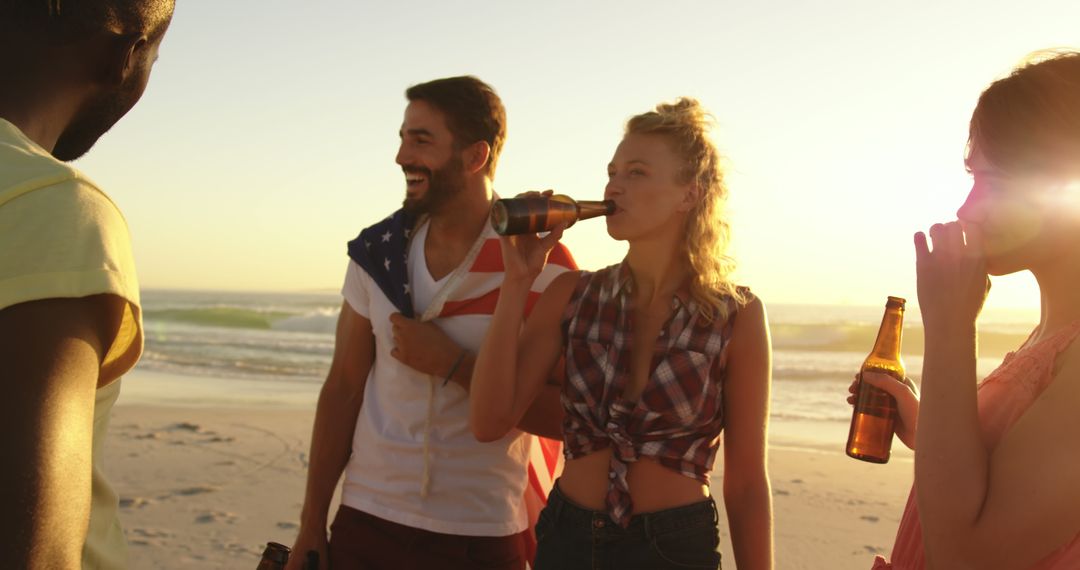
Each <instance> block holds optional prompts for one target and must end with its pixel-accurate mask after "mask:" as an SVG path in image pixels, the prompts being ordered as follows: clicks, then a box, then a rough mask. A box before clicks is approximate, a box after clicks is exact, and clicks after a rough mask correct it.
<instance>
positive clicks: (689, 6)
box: [77, 0, 1080, 307]
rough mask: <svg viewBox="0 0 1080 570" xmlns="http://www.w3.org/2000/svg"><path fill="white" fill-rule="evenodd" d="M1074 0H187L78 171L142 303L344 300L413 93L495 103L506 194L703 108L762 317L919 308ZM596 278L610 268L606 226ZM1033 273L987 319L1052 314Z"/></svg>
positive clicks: (585, 255)
mask: <svg viewBox="0 0 1080 570" xmlns="http://www.w3.org/2000/svg"><path fill="white" fill-rule="evenodd" d="M1078 22H1080V2H1076V1H1075V0H1056V1H1046V0H1029V1H1027V2H1018V1H1012V2H1001V1H994V0H979V1H972V0H964V1H952V2H937V1H935V2H930V1H924V0H915V1H909V2H890V1H877V2H868V1H866V0H844V1H841V0H822V1H820V2H803V1H787V2H783V1H780V2H734V1H708V2H706V1H688V0H668V1H666V2H655V1H654V2H641V1H637V0H633V1H630V0H621V1H613V0H612V1H588V2H581V1H576V2H568V1H563V0H548V1H546V2H529V3H526V2H517V1H512V0H507V1H504V2H474V1H460V2H458V1H454V2H446V1H440V2H434V1H430V2H429V1H413V2H397V3H390V2H355V1H338V0H319V1H316V2H296V1H284V0H260V1H254V0H229V1H228V2H205V1H203V2H178V6H177V11H176V17H175V19H174V21H173V24H172V27H171V29H170V31H169V33H168V35H167V36H166V39H165V42H164V44H163V46H162V50H161V59H160V61H159V62H158V64H157V66H156V68H155V71H154V75H153V77H152V78H151V82H150V86H149V89H148V90H147V92H146V94H145V96H144V98H143V100H142V102H140V104H139V105H138V106H137V107H136V108H135V109H134V110H133V111H132V112H131V113H130V114H129V115H128V116H127V117H126V118H125V119H124V120H123V121H121V123H120V124H119V125H118V126H116V127H115V128H114V129H113V131H111V132H110V133H109V134H107V135H106V136H105V137H103V138H102V139H101V141H100V142H99V143H98V145H97V147H95V149H94V150H93V151H92V152H91V153H90V155H88V156H87V157H86V158H84V159H82V160H80V161H79V162H78V163H77V166H79V167H80V168H82V169H83V170H84V171H85V172H86V173H87V174H88V175H89V176H90V177H91V178H92V179H94V180H96V181H97V182H99V183H100V184H101V185H102V186H103V187H104V188H105V190H106V191H107V192H108V193H109V194H110V195H111V196H112V197H113V198H114V200H115V201H116V202H117V203H118V204H119V205H120V207H121V208H122V209H123V210H124V212H125V214H126V216H127V218H128V222H129V224H130V226H131V229H132V233H133V238H134V241H135V254H136V260H137V262H138V265H139V273H140V279H141V282H142V284H143V286H144V287H147V288H183V289H230V290H277V291H293V290H312V289H336V288H338V287H339V285H340V282H341V279H342V277H343V275H344V269H345V266H346V261H347V258H346V256H345V242H346V241H348V240H350V239H352V238H353V237H354V236H355V235H356V234H357V233H358V232H359V230H360V229H362V228H363V227H365V226H367V225H369V224H371V223H373V222H375V221H377V220H379V219H381V218H382V217H384V216H386V215H387V214H388V213H390V212H391V211H393V210H394V209H396V208H397V207H398V206H399V205H400V202H401V198H402V195H403V192H404V177H403V175H402V173H401V170H400V168H399V167H398V166H397V165H395V164H394V154H395V152H396V150H397V129H398V127H399V126H400V123H401V116H402V111H403V110H404V106H405V99H404V95H403V92H404V89H405V88H406V87H408V86H409V85H411V84H415V83H419V82H423V81H426V80H429V79H434V78H437V77H444V76H450V75H459V74H474V75H476V76H478V77H480V78H481V79H483V80H485V81H487V82H488V83H490V84H491V85H493V86H494V87H495V89H496V90H497V91H498V92H499V93H500V95H501V96H502V98H503V101H504V103H505V105H506V107H507V111H508V115H509V137H508V140H507V145H506V147H505V151H504V154H503V157H502V159H501V160H500V163H499V171H498V176H497V178H496V181H495V182H496V190H497V191H498V192H500V193H501V194H503V195H512V194H516V193H518V192H520V191H523V190H528V189H543V188H554V189H556V190H557V191H559V192H562V193H566V194H569V195H571V196H574V197H576V198H581V199H598V198H599V197H600V196H601V194H602V192H603V187H604V184H605V181H606V170H605V169H606V165H607V162H608V161H609V160H610V158H611V154H612V152H613V151H614V149H615V146H616V144H617V143H618V141H619V138H620V136H621V130H622V127H623V123H624V122H625V120H626V119H627V118H629V117H630V116H631V115H634V114H636V113H640V112H642V111H645V110H648V109H649V108H650V107H652V106H653V105H655V104H656V103H657V102H660V101H667V100H671V99H674V98H676V97H678V96H682V95H688V96H693V97H696V98H698V99H700V100H701V101H702V103H703V104H704V105H705V106H706V107H707V108H709V109H710V110H711V111H712V113H713V114H714V115H715V116H716V118H717V121H718V128H717V130H716V132H715V134H714V138H715V140H716V141H717V143H718V145H719V147H720V149H721V151H722V152H723V153H724V155H725V156H726V157H727V169H728V170H727V173H728V182H729V186H730V189H731V196H732V198H731V202H730V215H731V218H732V221H733V232H734V242H733V252H734V254H735V256H736V258H737V259H738V261H739V270H738V274H737V280H738V281H740V282H742V283H745V284H747V285H749V286H751V288H753V289H754V290H755V291H756V292H757V293H758V294H759V295H760V296H761V297H762V298H763V299H764V300H765V301H766V303H770V302H771V303H829V304H835V303H845V304H860V305H879V304H882V303H883V302H884V300H885V296H886V295H899V296H904V297H907V298H909V299H910V300H912V301H914V299H915V273H914V250H913V247H912V245H911V236H912V234H913V233H914V232H915V231H917V230H920V229H926V228H927V227H929V226H930V225H931V224H932V223H934V222H937V221H948V220H951V219H953V218H954V216H955V211H956V208H957V207H958V206H959V205H960V203H961V202H962V201H963V198H964V196H965V194H966V192H967V188H968V185H969V178H968V175H967V174H966V173H965V172H964V169H963V165H962V159H963V154H964V142H965V139H966V135H967V121H968V119H969V117H970V113H971V111H972V109H973V107H974V104H975V101H976V99H977V97H978V95H979V92H980V91H981V90H982V89H983V88H984V87H986V86H987V85H988V84H989V83H990V82H991V81H992V80H994V79H995V78H997V77H1000V76H1002V75H1003V74H1005V73H1007V72H1008V71H1009V70H1010V69H1011V68H1012V67H1013V66H1014V65H1015V64H1017V63H1019V62H1020V61H1021V60H1022V59H1023V58H1024V57H1025V56H1026V55H1027V54H1029V53H1030V52H1032V51H1035V50H1039V49H1042V48H1049V47H1067V46H1074V47H1080V26H1078V25H1077V23H1078ZM565 240H566V242H567V244H568V245H569V246H570V248H571V249H572V251H573V252H574V253H575V255H576V257H577V260H578V262H579V264H580V265H581V266H583V267H585V268H598V267H601V266H604V265H609V264H611V263H615V262H617V261H619V259H621V257H622V255H623V254H624V252H625V246H624V245H623V244H621V243H617V242H614V241H612V240H611V239H610V238H608V237H607V234H606V232H605V231H604V224H603V223H602V222H599V221H590V222H583V223H582V224H581V225H579V226H576V227H574V228H573V229H571V230H570V231H569V232H568V233H567V237H566V238H565ZM1037 303H1038V299H1037V293H1036V291H1035V289H1034V287H1033V280H1032V279H1031V278H1030V277H1029V276H1026V275H1021V276H1015V277H1009V278H1003V279H998V280H997V281H996V282H995V286H994V291H993V292H992V293H991V298H990V302H989V306H998V307H1033V306H1035V305H1037Z"/></svg>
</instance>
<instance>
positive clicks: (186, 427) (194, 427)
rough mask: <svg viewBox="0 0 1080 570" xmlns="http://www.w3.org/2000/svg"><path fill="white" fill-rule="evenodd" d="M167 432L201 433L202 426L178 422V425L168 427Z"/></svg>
mask: <svg viewBox="0 0 1080 570" xmlns="http://www.w3.org/2000/svg"><path fill="white" fill-rule="evenodd" d="M169 430H171V431H177V430H181V431H193V432H199V431H202V426H200V425H199V424H192V423H188V422H179V423H175V424H173V425H171V426H169Z"/></svg>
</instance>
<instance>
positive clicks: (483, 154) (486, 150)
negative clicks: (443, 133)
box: [464, 141, 491, 174]
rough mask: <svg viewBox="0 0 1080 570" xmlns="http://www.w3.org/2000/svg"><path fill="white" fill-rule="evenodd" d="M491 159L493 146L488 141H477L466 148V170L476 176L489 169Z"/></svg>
mask: <svg viewBox="0 0 1080 570" xmlns="http://www.w3.org/2000/svg"><path fill="white" fill-rule="evenodd" d="M490 159H491V145H489V144H488V143H487V141H476V142H474V143H472V144H471V145H469V146H467V147H465V161H464V162H465V170H466V172H468V173H470V174H476V173H477V172H480V171H482V170H484V169H485V168H487V165H488V161H489V160H490Z"/></svg>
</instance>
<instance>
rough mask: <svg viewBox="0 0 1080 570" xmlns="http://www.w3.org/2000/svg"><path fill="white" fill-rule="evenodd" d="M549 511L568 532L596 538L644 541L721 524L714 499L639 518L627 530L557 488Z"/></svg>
mask: <svg viewBox="0 0 1080 570" xmlns="http://www.w3.org/2000/svg"><path fill="white" fill-rule="evenodd" d="M548 509H550V512H551V515H552V516H553V522H555V523H556V524H558V525H560V526H562V527H564V528H567V529H568V530H575V531H585V530H588V531H590V532H592V533H594V534H596V533H600V534H609V535H612V536H616V535H622V536H627V537H635V536H636V537H641V538H645V539H651V538H653V537H656V536H660V535H663V534H668V533H671V532H679V531H682V530H687V529H691V528H698V527H703V526H704V527H713V528H715V527H716V525H717V524H718V523H719V520H720V518H719V515H718V514H717V512H716V503H715V502H713V500H712V498H708V499H705V500H703V501H699V502H696V503H691V504H689V505H684V506H681V507H673V508H670V509H664V510H662V511H653V512H650V513H641V514H636V515H634V516H632V517H631V518H630V524H629V525H628V526H627V527H626V528H625V529H624V528H622V527H620V526H619V525H618V524H617V523H615V521H613V520H612V519H611V517H610V516H608V514H607V513H606V512H603V511H594V510H592V509H587V508H585V507H582V506H580V505H577V504H575V503H574V502H572V501H571V500H570V499H568V498H566V495H563V494H562V492H561V491H559V485H558V484H556V485H553V486H552V487H551V493H550V494H549V495H548Z"/></svg>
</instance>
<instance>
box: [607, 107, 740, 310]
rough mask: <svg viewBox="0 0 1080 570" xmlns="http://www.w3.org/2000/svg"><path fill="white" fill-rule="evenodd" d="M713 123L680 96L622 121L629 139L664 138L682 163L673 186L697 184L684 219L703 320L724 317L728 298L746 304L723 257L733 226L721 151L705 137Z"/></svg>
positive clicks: (694, 291) (731, 262)
mask: <svg viewBox="0 0 1080 570" xmlns="http://www.w3.org/2000/svg"><path fill="white" fill-rule="evenodd" d="M714 122H715V121H714V119H713V117H712V116H711V115H710V114H709V113H708V111H706V110H705V108H704V107H702V106H701V103H699V102H698V101H697V100H696V99H693V98H690V97H682V98H680V99H678V100H676V101H675V102H673V103H661V104H659V105H657V106H656V109H655V110H653V111H649V112H646V113H642V114H640V115H636V116H634V117H631V118H630V120H629V121H627V123H626V134H627V135H631V134H647V135H662V136H664V137H666V138H667V139H668V140H669V141H670V142H671V144H672V145H673V148H674V150H675V152H676V154H677V155H678V156H679V157H681V158H682V159H683V161H684V166H683V168H682V170H681V171H680V172H679V174H678V180H677V182H678V183H680V184H689V183H694V184H696V185H697V188H698V191H699V195H698V203H697V204H696V205H695V206H694V207H693V208H692V209H691V210H690V214H689V219H688V220H687V224H686V240H685V243H686V247H685V248H684V252H685V254H686V260H687V262H688V263H689V264H690V269H691V283H690V296H691V298H693V300H694V301H696V302H697V304H698V307H699V311H700V315H701V317H702V318H704V319H705V320H706V321H711V320H713V319H721V320H722V319H726V318H727V312H728V298H733V299H735V301H736V302H738V303H739V304H743V303H745V302H746V300H747V299H746V295H745V293H744V292H743V291H741V290H740V289H739V288H738V287H736V286H735V284H734V283H732V282H731V280H730V276H731V273H732V272H733V271H734V270H735V260H734V259H733V258H732V257H730V256H729V255H728V254H727V248H728V242H729V241H730V236H731V225H730V223H729V222H728V220H727V218H726V217H725V215H724V214H725V208H724V206H725V204H726V202H727V195H728V190H727V186H726V185H725V184H724V174H723V171H722V170H721V168H720V153H719V151H717V149H716V145H715V144H713V142H712V140H710V139H709V136H708V131H709V130H710V128H711V126H712V125H713V123H714Z"/></svg>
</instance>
